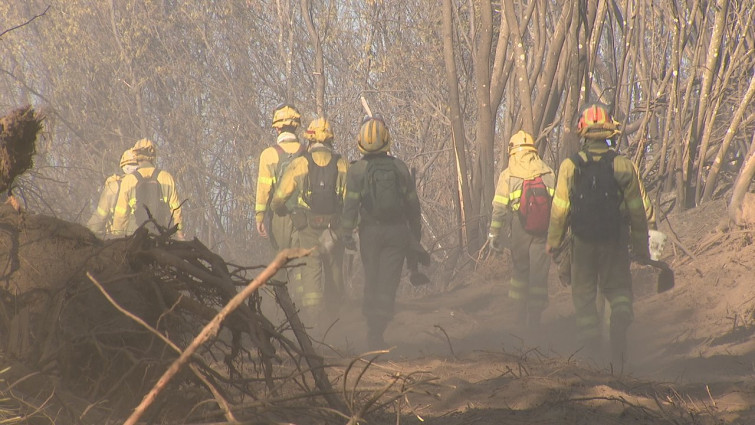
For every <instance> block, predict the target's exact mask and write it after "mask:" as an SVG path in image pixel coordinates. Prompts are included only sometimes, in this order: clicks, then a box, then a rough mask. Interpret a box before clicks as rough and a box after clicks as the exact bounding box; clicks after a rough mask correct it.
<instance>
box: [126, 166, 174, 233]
mask: <svg viewBox="0 0 755 425" xmlns="http://www.w3.org/2000/svg"><path fill="white" fill-rule="evenodd" d="M133 174H134V177H136V187H135V188H134V198H135V199H136V203H135V204H134V218H135V219H136V225H137V226H141V225H142V223H144V222H146V221H147V220H149V215H147V209H149V213H150V214H152V218H154V219H155V221H156V222H157V223H158V224H160V225H161V226H166V227H167V226H169V225H170V224H171V223H170V222H171V219H172V217H171V216H172V210H171V208H170V206H169V205H168V204H167V203H166V202H165V201H164V200H163V190H162V187H161V186H160V182H159V181H157V176H158V175H160V170H159V169H157V168H155V169H154V171H153V172H152V175H151V176H150V177H144V176H142V174H141V173H140V172H139V171H138V170H137V171H134V173H133ZM145 207H146V208H145Z"/></svg>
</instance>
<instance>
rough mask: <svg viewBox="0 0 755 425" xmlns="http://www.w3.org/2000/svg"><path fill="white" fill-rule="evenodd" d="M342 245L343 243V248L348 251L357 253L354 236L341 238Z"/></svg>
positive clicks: (348, 235)
mask: <svg viewBox="0 0 755 425" xmlns="http://www.w3.org/2000/svg"><path fill="white" fill-rule="evenodd" d="M340 239H341V243H343V247H344V248H345V249H346V250H347V251H356V250H357V241H356V240H354V236H352V235H350V234H347V235H342V236H341V238H340Z"/></svg>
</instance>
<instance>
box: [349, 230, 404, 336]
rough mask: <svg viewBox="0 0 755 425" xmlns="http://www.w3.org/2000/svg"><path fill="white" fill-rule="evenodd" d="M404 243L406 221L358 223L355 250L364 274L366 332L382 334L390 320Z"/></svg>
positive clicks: (402, 266) (401, 265)
mask: <svg viewBox="0 0 755 425" xmlns="http://www.w3.org/2000/svg"><path fill="white" fill-rule="evenodd" d="M408 245H409V227H408V226H407V225H406V223H395V224H393V223H362V224H361V225H360V226H359V252H360V254H361V258H362V266H363V267H364V277H365V284H364V300H363V304H362V312H363V313H364V316H365V318H366V320H367V327H368V329H369V331H370V332H373V333H376V334H379V335H382V333H383V331H384V330H385V328H386V327H387V326H388V323H389V322H390V321H391V320H392V319H393V315H394V309H395V303H396V290H397V289H398V285H399V283H400V281H401V272H402V270H403V268H404V260H405V258H406V250H407V247H408Z"/></svg>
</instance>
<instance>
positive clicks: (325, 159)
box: [270, 143, 349, 211]
mask: <svg viewBox="0 0 755 425" xmlns="http://www.w3.org/2000/svg"><path fill="white" fill-rule="evenodd" d="M309 152H310V153H311V154H312V160H313V161H314V162H315V164H317V165H319V166H321V167H324V166H326V165H328V163H329V162H330V159H331V157H332V156H333V151H332V149H331V148H330V147H328V146H326V145H324V144H322V143H315V144H313V145H312V146H311V147H310V148H309ZM336 166H337V167H338V178H337V180H336V193H337V194H338V196H339V197H341V198H343V197H344V194H345V191H346V172H347V170H348V168H349V163H348V161H346V159H345V158H344V157H343V156H341V157H339V158H338V162H337V163H336ZM308 174H309V161H308V160H307V158H306V157H304V156H300V157H298V158H296V159H294V160H293V161H291V164H289V166H288V169H287V170H286V171H285V172H284V173H283V175H282V176H281V181H280V182H278V184H277V186H276V188H275V194H274V195H273V199H272V201H270V207H271V208H272V209H273V211H275V210H277V209H278V208H281V207H282V206H283V205H284V204H285V203H286V201H287V200H288V199H289V198H290V197H292V196H296V197H297V200H298V201H297V205H298V206H299V207H300V208H303V209H309V205H307V203H306V202H305V201H304V199H303V196H304V192H303V190H302V189H303V188H304V184H305V179H306V177H307V175H308Z"/></svg>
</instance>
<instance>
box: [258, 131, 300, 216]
mask: <svg viewBox="0 0 755 425" xmlns="http://www.w3.org/2000/svg"><path fill="white" fill-rule="evenodd" d="M273 147H274V148H275V150H276V151H277V152H278V164H277V165H276V166H275V184H273V185H272V186H271V187H270V196H269V197H268V200H272V199H273V194H274V193H275V188H276V187H277V186H278V184H279V183H280V180H281V178H282V177H283V173H284V172H285V171H286V168H288V166H289V164H291V162H292V161H293V160H295V159H296V158H298V157H300V156H302V155H303V154H304V153H305V152H306V151H307V147H306V146H304V145H303V144H299V149H298V150H296V151H295V152H291V153H288V152H286V151H285V150H284V149H283V147H281V145H279V144H277V143H276V144H275V145H274V146H273ZM286 207H287V208H288V209H289V211H290V210H293V209H294V207H296V199H294V197H291V198H289V199H288V200H287V201H286Z"/></svg>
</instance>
